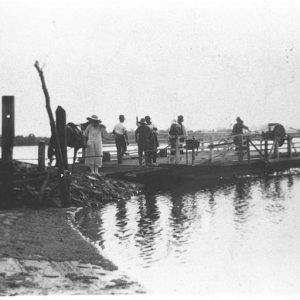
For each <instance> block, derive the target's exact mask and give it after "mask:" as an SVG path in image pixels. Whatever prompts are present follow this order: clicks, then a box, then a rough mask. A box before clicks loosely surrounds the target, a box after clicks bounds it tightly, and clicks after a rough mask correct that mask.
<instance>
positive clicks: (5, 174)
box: [0, 96, 15, 208]
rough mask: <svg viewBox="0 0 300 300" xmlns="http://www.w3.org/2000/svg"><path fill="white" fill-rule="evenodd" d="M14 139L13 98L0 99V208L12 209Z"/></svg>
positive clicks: (4, 97)
mask: <svg viewBox="0 0 300 300" xmlns="http://www.w3.org/2000/svg"><path fill="white" fill-rule="evenodd" d="M14 138H15V98H14V96H3V97H2V145H1V146H2V162H1V163H2V167H1V169H2V170H1V173H2V174H1V177H2V195H1V199H0V206H1V207H3V208H12V207H13V206H14V197H13V161H12V159H13V146H14Z"/></svg>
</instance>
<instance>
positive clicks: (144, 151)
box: [138, 144, 149, 166]
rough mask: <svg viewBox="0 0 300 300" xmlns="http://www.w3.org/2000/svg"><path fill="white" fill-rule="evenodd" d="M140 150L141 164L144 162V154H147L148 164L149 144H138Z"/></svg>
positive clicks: (147, 160) (147, 161) (146, 160)
mask: <svg viewBox="0 0 300 300" xmlns="http://www.w3.org/2000/svg"><path fill="white" fill-rule="evenodd" d="M138 152H139V164H140V166H141V165H142V162H143V154H144V155H145V163H146V165H148V163H149V158H148V157H149V149H148V145H144V144H138Z"/></svg>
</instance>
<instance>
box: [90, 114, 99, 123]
mask: <svg viewBox="0 0 300 300" xmlns="http://www.w3.org/2000/svg"><path fill="white" fill-rule="evenodd" d="M86 119H87V120H88V121H92V122H97V123H101V122H102V121H101V120H100V119H99V118H98V116H96V115H92V116H91V117H87V118H86Z"/></svg>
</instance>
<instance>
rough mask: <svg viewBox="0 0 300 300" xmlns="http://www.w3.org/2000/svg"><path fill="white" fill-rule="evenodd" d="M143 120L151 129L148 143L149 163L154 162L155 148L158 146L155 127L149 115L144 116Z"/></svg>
mask: <svg viewBox="0 0 300 300" xmlns="http://www.w3.org/2000/svg"><path fill="white" fill-rule="evenodd" d="M145 121H146V123H147V126H148V127H149V128H150V130H151V139H150V143H149V155H148V163H149V164H150V165H151V164H152V162H153V164H156V157H157V148H158V146H159V143H158V138H157V127H156V126H155V125H154V124H153V123H152V122H151V118H150V116H146V117H145Z"/></svg>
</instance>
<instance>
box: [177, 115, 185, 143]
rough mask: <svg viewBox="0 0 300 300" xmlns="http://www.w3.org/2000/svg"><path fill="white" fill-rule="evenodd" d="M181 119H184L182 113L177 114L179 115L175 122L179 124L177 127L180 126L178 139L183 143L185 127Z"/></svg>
mask: <svg viewBox="0 0 300 300" xmlns="http://www.w3.org/2000/svg"><path fill="white" fill-rule="evenodd" d="M183 121H184V119H183V116H182V115H179V116H178V117H177V123H178V125H179V127H180V132H179V141H180V142H181V143H183V142H184V141H185V140H186V136H187V135H186V130H185V127H184V125H183V124H182V123H183Z"/></svg>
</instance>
